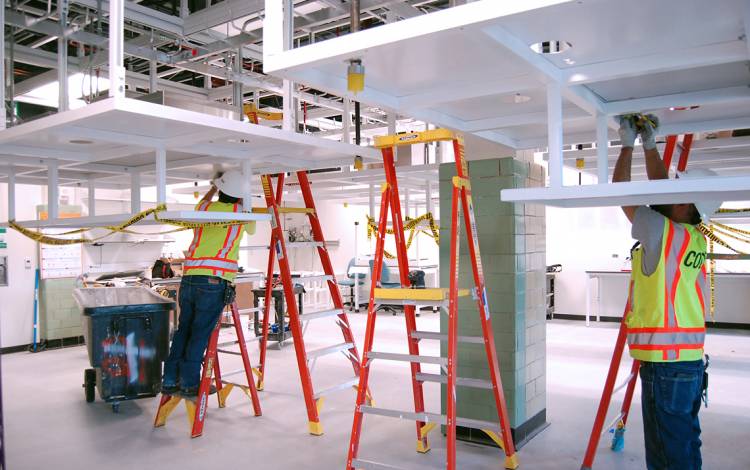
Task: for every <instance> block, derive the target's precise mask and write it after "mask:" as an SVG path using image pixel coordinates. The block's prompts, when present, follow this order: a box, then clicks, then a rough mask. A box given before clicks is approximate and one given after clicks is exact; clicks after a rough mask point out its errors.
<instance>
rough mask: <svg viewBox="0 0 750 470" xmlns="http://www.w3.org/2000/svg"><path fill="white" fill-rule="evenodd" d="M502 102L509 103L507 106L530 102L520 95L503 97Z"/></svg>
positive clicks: (525, 96) (527, 97)
mask: <svg viewBox="0 0 750 470" xmlns="http://www.w3.org/2000/svg"><path fill="white" fill-rule="evenodd" d="M502 101H503V102H504V103H509V104H520V103H526V102H528V101H531V97H530V96H527V95H522V94H521V93H515V94H513V95H505V96H503V97H502Z"/></svg>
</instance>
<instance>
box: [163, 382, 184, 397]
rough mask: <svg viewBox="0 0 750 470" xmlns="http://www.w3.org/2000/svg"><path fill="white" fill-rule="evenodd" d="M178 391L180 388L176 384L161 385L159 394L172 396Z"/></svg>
mask: <svg viewBox="0 0 750 470" xmlns="http://www.w3.org/2000/svg"><path fill="white" fill-rule="evenodd" d="M179 391H180V386H179V385H178V384H166V383H162V384H161V393H162V395H174V394H175V393H177V392H179Z"/></svg>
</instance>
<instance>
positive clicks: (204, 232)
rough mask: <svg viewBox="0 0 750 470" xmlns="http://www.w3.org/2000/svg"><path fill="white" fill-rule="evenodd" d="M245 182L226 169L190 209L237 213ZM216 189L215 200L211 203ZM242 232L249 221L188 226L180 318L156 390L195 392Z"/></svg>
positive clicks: (229, 289) (249, 228) (227, 297)
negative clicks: (190, 232)
mask: <svg viewBox="0 0 750 470" xmlns="http://www.w3.org/2000/svg"><path fill="white" fill-rule="evenodd" d="M249 185H250V181H249V179H248V178H247V177H245V176H243V175H242V173H240V172H238V171H227V172H226V173H224V174H223V175H221V176H219V177H218V178H216V179H214V180H213V181H212V185H211V189H210V190H209V191H208V192H207V193H206V195H205V196H203V199H201V201H200V202H199V203H198V205H197V206H196V210H199V211H209V212H240V211H241V208H242V199H240V198H241V197H242V196H243V195H245V194H247V191H248V190H249ZM217 192H218V193H219V198H218V199H219V200H218V201H212V199H213V197H214V195H215V194H216V193H217ZM244 232H247V233H248V234H250V235H252V234H253V233H255V222H250V223H248V224H245V225H230V226H228V227H215V226H206V227H201V228H197V229H194V230H193V241H192V243H190V248H188V250H187V251H186V256H185V262H184V265H183V274H182V281H181V283H180V294H179V305H180V321H179V325H178V327H177V331H176V332H175V334H174V338H173V339H172V346H171V348H170V350H169V357H168V358H167V360H166V362H165V363H164V377H163V379H162V393H164V394H167V395H172V394H175V393H177V392H178V391H179V392H181V393H182V394H183V395H185V396H196V395H197V394H198V385H199V380H200V370H201V364H202V362H203V355H204V354H205V351H206V347H207V346H208V340H209V338H210V336H211V332H212V331H213V329H214V327H215V326H216V322H217V321H219V316H220V315H221V312H222V310H223V309H224V307H225V305H227V304H228V303H231V299H232V298H233V295H234V286H233V285H232V283H233V281H234V278H235V277H236V276H237V258H238V254H239V249H240V241H241V240H242V235H243V233H244Z"/></svg>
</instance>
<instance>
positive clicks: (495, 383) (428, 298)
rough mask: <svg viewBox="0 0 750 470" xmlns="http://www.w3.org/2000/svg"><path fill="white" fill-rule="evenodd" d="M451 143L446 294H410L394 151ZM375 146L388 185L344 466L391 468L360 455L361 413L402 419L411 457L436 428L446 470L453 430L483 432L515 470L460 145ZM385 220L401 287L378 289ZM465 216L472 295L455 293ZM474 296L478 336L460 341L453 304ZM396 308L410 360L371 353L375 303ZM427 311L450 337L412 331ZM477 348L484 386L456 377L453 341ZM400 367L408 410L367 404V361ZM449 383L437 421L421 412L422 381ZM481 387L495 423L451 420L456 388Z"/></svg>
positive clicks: (382, 142) (391, 139) (419, 139)
mask: <svg viewBox="0 0 750 470" xmlns="http://www.w3.org/2000/svg"><path fill="white" fill-rule="evenodd" d="M435 141H452V143H453V150H454V152H455V156H456V171H457V176H455V177H454V178H453V194H452V208H451V215H452V216H451V238H450V250H451V251H450V260H451V263H450V287H449V288H447V289H410V288H409V287H410V283H409V277H408V274H409V263H408V257H407V249H406V239H405V234H404V230H403V219H402V217H401V203H400V199H399V192H398V181H397V178H396V168H395V166H394V156H393V148H394V146H396V145H408V144H414V143H423V142H435ZM375 146H376V147H379V148H381V149H382V152H383V167H384V169H385V176H386V183H385V184H383V187H382V199H381V203H380V217H379V221H378V228H377V238H376V249H375V261H374V266H373V276H372V288H371V290H370V305H369V308H368V311H367V330H366V335H365V345H364V353H363V354H364V362H363V363H362V371H361V375H360V382H359V390H358V394H357V404H356V409H355V412H354V423H353V426H352V434H351V440H350V444H349V454H348V456H347V462H346V468H347V470H353V469H390V468H397V467H395V466H393V465H392V464H388V463H378V462H373V461H371V460H367V459H361V458H360V457H359V444H360V436H361V432H362V424H363V420H364V416H365V415H378V416H386V417H392V418H400V419H407V420H412V421H415V422H416V432H417V446H416V447H417V451H418V452H421V453H425V452H428V451H429V450H430V445H429V442H428V440H427V435H428V433H429V432H430V431H432V430H433V429H435V428H436V427H437V426H438V425H444V426H446V428H447V453H446V454H447V456H446V457H447V458H446V468H447V469H448V470H455V469H456V426H457V425H458V426H465V427H469V428H476V429H481V430H482V431H484V432H485V433H486V434H487V435H488V436H490V438H492V439H493V440H494V441H495V442H496V443H497V444H498V445H499V446H500V447H501V448H502V449H503V452H504V454H505V459H504V462H503V465H504V467H505V468H508V469H515V468H517V467H518V459H517V456H516V452H515V447H514V443H513V440H512V437H511V433H510V424H509V420H508V411H507V407H506V404H505V397H504V395H503V387H502V382H501V378H500V368H499V364H498V359H497V353H496V351H495V340H494V333H493V330H492V319H491V316H490V309H489V306H488V305H487V294H486V290H485V285H484V274H483V272H482V264H481V259H480V254H479V244H478V240H477V235H476V233H477V232H476V224H475V221H474V209H473V205H472V200H471V185H470V183H469V172H468V164H467V162H466V160H465V156H464V148H463V140H462V139H461V138H460V137H458V136H456V135H454V134H453V132H451V131H448V130H446V129H435V130H428V131H425V132H418V133H409V134H397V135H392V136H385V137H377V138H376V140H375ZM389 210H390V215H391V220H392V224H393V233H394V236H395V241H396V252H397V259H398V268H399V275H400V281H401V288H400V289H382V288H380V285H381V279H380V278H381V276H382V267H383V262H384V261H383V256H384V246H385V236H386V228H387V225H388V215H389ZM460 211H463V219H464V223H465V224H466V234H467V238H468V244H469V254H470V256H471V263H472V271H473V281H474V288H473V289H471V290H466V289H459V287H458V253H459V237H458V235H459V233H460V227H459V224H460V217H459V212H460ZM469 294H471V295H473V297H474V298H475V300H476V302H477V309H478V313H479V316H480V318H481V322H482V333H483V335H482V336H481V337H469V336H459V335H458V298H459V296H462V295H469ZM383 304H391V305H392V304H397V305H403V307H404V317H405V319H406V329H407V343H408V346H409V348H408V351H409V352H408V354H397V353H390V352H379V351H373V342H374V339H375V321H376V318H377V315H376V313H375V312H376V309H377V306H378V305H383ZM416 304H419V305H432V306H437V307H447V311H448V319H449V323H448V332H447V334H441V333H438V332H429V331H420V330H419V329H418V328H417V323H416V316H415V305H416ZM422 340H444V341H447V343H448V357H434V356H424V355H420V353H419V342H420V341H422ZM459 342H465V343H469V344H476V345H483V346H484V349H485V352H486V355H487V361H488V363H487V365H488V369H489V375H490V380H489V381H482V380H478V379H473V378H463V377H458V375H457V372H458V369H457V366H458V364H457V343H459ZM376 360H377V361H380V360H387V361H402V362H408V363H409V364H410V366H411V383H412V391H413V398H414V411H401V410H391V409H384V408H376V407H374V406H372V404H370V403H367V396H366V390H367V387H368V381H369V376H370V365H371V364H372V362H373V361H376ZM421 364H436V365H439V366H440V368H441V374H428V373H424V372H422V370H421ZM426 382H429V383H445V384H447V387H446V391H447V397H446V402H447V413H446V414H445V415H439V414H434V413H427V412H425V407H424V394H423V389H422V386H423V384H424V383H426ZM457 386H460V387H471V388H480V389H485V390H489V391H491V393H492V394H493V398H494V400H495V404H496V406H497V413H498V415H497V421H494V420H493V421H479V420H473V419H466V418H460V417H458V416H456V409H457V406H456V387H457Z"/></svg>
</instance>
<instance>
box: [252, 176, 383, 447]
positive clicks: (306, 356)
mask: <svg viewBox="0 0 750 470" xmlns="http://www.w3.org/2000/svg"><path fill="white" fill-rule="evenodd" d="M296 174H297V180H298V182H299V188H300V190H301V191H302V197H303V199H304V202H305V206H304V207H300V208H289V207H280V205H281V202H282V196H283V189H284V180H285V174H284V173H281V174H278V175H273V176H272V175H264V176H262V178H261V183H262V185H263V192H264V195H265V198H266V205H267V207H268V213H270V214H271V228H272V231H271V243H270V247H271V249H270V251H269V255H268V267H267V276H266V293H265V298H266V302H265V305H264V314H263V326H262V335H261V340H260V365H259V372H260V373H259V378H258V384H259V387H258V388H260V389H262V388H263V382H264V379H265V364H266V351H267V342H268V329H269V318H270V317H271V315H272V313H271V311H270V306H271V302H270V301H269V300H270V299H271V292H272V289H273V285H272V280H273V274H274V273H273V269H274V265H275V263H276V262H278V266H279V272H280V279H281V284H282V286H283V289H284V299H285V302H286V307H287V315H288V317H289V330H290V332H291V334H292V338H293V340H294V350H295V354H296V357H297V366H298V369H299V374H300V380H301V382H302V393H303V396H304V400H305V406H306V408H307V418H308V431H309V433H310V434H312V435H315V436H319V435H322V434H323V426H322V424H321V422H320V411H321V409H322V406H323V400H324V398H325V396H327V395H329V394H332V393H335V392H338V391H340V390H345V389H347V388H355V389H356V387H357V385H358V383H359V380H358V379H359V374H360V357H359V352H358V351H357V346H356V343H355V341H354V335H353V334H352V329H351V326H350V325H349V319H348V317H347V315H346V311H345V310H344V302H343V298H342V296H341V291H340V290H339V286H338V284H337V283H336V275H335V273H334V271H333V265H332V264H331V259H330V256H329V254H328V248H327V246H326V242H325V238H324V237H323V229H322V227H321V225H320V220H319V219H318V214H317V211H316V209H315V201H314V199H313V194H312V190H311V189H310V181H309V180H308V177H307V172H306V171H305V170H301V171H297V172H296ZM274 179H276V187H275V188H274V183H273V180H274ZM291 212H296V213H300V214H305V215H306V216H307V218H308V221H309V223H310V227H311V228H312V234H313V240H312V243H310V246H311V247H313V248H314V249H315V250H316V252H317V253H318V256H319V259H320V263H321V266H322V267H323V273H324V274H323V275H321V276H306V277H302V278H292V274H291V268H290V266H289V258H288V256H287V250H286V248H287V242H286V240H285V239H284V232H283V230H282V225H281V218H280V214H281V213H291ZM308 281H323V282H325V283H326V284H327V286H328V290H329V292H330V295H331V300H332V304H333V305H332V306H331V307H329V308H326V309H324V310H322V311H318V312H310V313H303V314H300V313H299V312H300V306H298V305H297V296H296V295H295V293H294V285H295V284H297V283H305V282H308ZM325 318H335V321H336V325H337V326H338V327H339V328H340V329H341V333H342V336H343V341H342V342H341V343H339V344H334V345H330V346H326V347H324V348H321V349H318V350H314V351H308V350H307V348H306V346H305V340H304V331H303V323H305V322H308V321H312V320H316V321H317V320H322V319H325ZM280 328H285V325H280ZM339 353H341V354H343V355H344V356H345V357H346V358H347V359H348V360H349V361H350V363H351V365H352V369H353V371H354V378H352V377H351V376H350V377H347V378H346V379H345V380H344V381H342V382H341V383H339V384H336V385H334V386H330V387H327V388H325V389H321V390H319V391H316V390H315V388H314V387H313V381H312V369H313V368H314V365H315V361H316V360H317V359H319V358H321V357H323V356H328V355H332V354H339ZM366 395H367V397H368V398H369V396H370V395H369V393H367V394H366Z"/></svg>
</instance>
